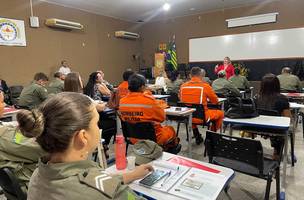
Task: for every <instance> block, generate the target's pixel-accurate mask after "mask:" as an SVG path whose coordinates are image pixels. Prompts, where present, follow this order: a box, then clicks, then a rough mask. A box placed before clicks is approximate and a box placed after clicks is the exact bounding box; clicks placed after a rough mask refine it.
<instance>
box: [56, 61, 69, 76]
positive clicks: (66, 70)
mask: <svg viewBox="0 0 304 200" xmlns="http://www.w3.org/2000/svg"><path fill="white" fill-rule="evenodd" d="M59 72H61V73H62V74H63V75H64V76H66V75H68V74H69V73H71V69H70V68H69V65H68V62H67V61H66V60H63V61H61V67H60V68H59Z"/></svg>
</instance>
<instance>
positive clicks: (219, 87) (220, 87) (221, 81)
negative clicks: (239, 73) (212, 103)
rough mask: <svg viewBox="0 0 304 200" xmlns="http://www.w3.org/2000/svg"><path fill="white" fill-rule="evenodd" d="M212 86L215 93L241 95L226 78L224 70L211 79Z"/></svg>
mask: <svg viewBox="0 0 304 200" xmlns="http://www.w3.org/2000/svg"><path fill="white" fill-rule="evenodd" d="M212 88H213V90H214V91H215V92H216V93H217V94H221V95H223V96H235V97H240V96H241V94H240V91H239V90H238V89H237V88H236V87H235V86H234V85H232V83H231V82H229V81H228V80H227V79H226V72H225V71H224V70H222V71H220V72H219V73H218V78H217V79H216V80H214V81H213V83H212Z"/></svg>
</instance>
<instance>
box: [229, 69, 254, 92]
mask: <svg viewBox="0 0 304 200" xmlns="http://www.w3.org/2000/svg"><path fill="white" fill-rule="evenodd" d="M229 81H230V82H231V83H232V85H233V86H234V87H236V88H238V89H239V90H247V89H249V87H250V85H249V82H248V80H247V78H246V77H245V76H242V75H240V69H239V68H235V69H234V75H233V76H231V77H230V78H229Z"/></svg>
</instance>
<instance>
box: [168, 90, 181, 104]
mask: <svg viewBox="0 0 304 200" xmlns="http://www.w3.org/2000/svg"><path fill="white" fill-rule="evenodd" d="M169 95H170V96H169V97H168V100H167V101H168V105H169V106H177V103H178V102H179V98H178V94H176V93H170V94H169Z"/></svg>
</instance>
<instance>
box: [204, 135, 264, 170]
mask: <svg viewBox="0 0 304 200" xmlns="http://www.w3.org/2000/svg"><path fill="white" fill-rule="evenodd" d="M206 148H207V153H208V157H209V162H210V163H212V162H213V159H214V158H225V159H229V160H234V161H238V162H242V163H245V164H248V165H250V166H253V167H255V168H257V169H258V170H259V172H260V174H263V168H264V166H263V147H262V144H261V142H260V141H258V140H251V139H247V138H239V137H233V136H228V135H222V134H219V133H215V132H212V131H207V132H206ZM229 167H231V166H229Z"/></svg>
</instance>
